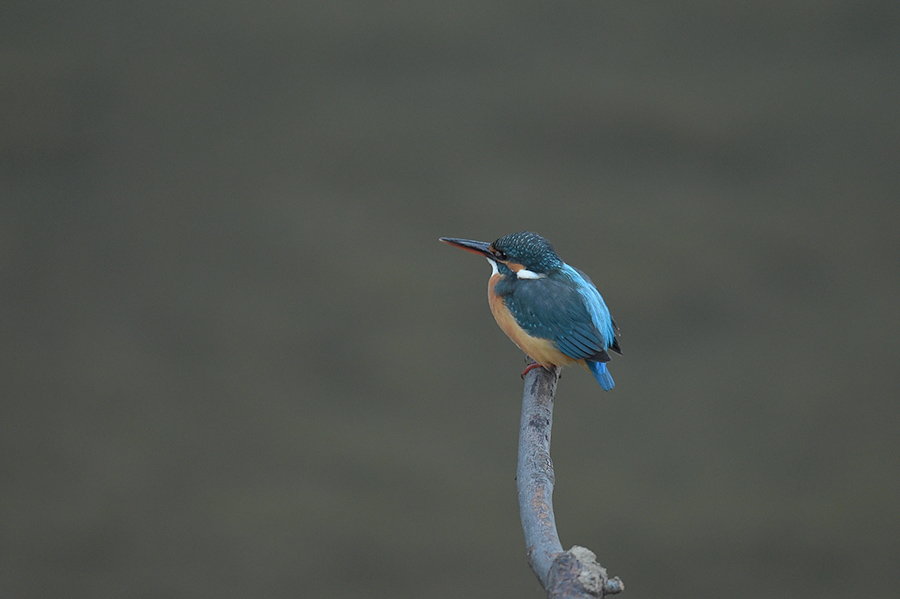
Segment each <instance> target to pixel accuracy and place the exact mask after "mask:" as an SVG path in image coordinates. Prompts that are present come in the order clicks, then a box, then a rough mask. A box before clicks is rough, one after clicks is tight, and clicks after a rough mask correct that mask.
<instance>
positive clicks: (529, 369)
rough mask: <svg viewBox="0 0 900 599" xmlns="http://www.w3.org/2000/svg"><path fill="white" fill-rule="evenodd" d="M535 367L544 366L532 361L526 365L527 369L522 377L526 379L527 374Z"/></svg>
mask: <svg viewBox="0 0 900 599" xmlns="http://www.w3.org/2000/svg"><path fill="white" fill-rule="evenodd" d="M535 368H543V366H541V365H540V364H538V363H537V362H532V363H531V364H529V365H528V366H526V367H525V370H523V371H522V378H523V379H524V378H525V375H526V374H528V373H529V372H531V371H532V370H534V369H535Z"/></svg>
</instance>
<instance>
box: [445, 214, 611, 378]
mask: <svg viewBox="0 0 900 599" xmlns="http://www.w3.org/2000/svg"><path fill="white" fill-rule="evenodd" d="M440 240H441V241H443V242H444V243H446V244H449V245H451V246H454V247H458V248H460V249H463V250H466V251H469V252H472V253H474V254H478V255H481V256H484V257H485V258H487V261H488V262H489V263H490V265H491V278H490V279H489V280H488V303H489V304H490V307H491V313H492V314H493V315H494V320H496V321H497V324H498V325H499V326H500V329H502V330H503V332H504V333H506V335H507V337H509V338H510V339H511V340H512V342H513V343H515V344H516V345H517V346H518V347H519V349H521V350H522V351H523V352H525V354H527V355H528V356H529V357H530V358H531V359H532V360H534V363H532V364H530V365H529V366H528V367H527V368H526V369H525V371H524V372H523V373H522V376H524V375H525V374H526V373H527V372H528V371H529V370H531V369H532V368H537V367H539V366H543V367H544V368H546V369H547V370H551V371H552V370H553V369H554V367H557V366H559V367H562V366H570V365H572V364H580V365H581V366H583V367H585V368H586V369H587V370H589V371H590V372H591V373H592V374H593V375H594V378H596V379H597V382H598V383H600V386H601V387H602V388H603V389H604V390H606V391H610V390H612V388H613V387H614V386H615V382H614V381H613V378H612V375H611V374H610V373H609V369H608V368H607V366H606V363H607V362H609V361H610V357H609V352H610V351H613V352H615V353H617V354H619V355H621V354H622V350H621V349H620V348H619V342H618V340H617V339H616V336H617V335H618V331H619V328H618V327H617V326H616V323H615V321H614V320H613V318H612V316H611V315H610V313H609V309H608V308H607V307H606V303H605V302H604V301H603V297H602V296H601V295H600V292H599V291H597V288H596V287H595V286H594V283H593V282H591V280H590V279H589V278H588V276H587V275H586V274H584V273H583V272H581V271H580V270H578V269H577V268H574V267H572V266H569V265H568V264H566V263H565V262H563V261H562V259H561V258H560V257H559V256H558V255H557V254H556V251H554V249H553V246H552V245H550V242H549V241H547V240H546V239H544V238H543V237H541V236H540V235H538V234H537V233H533V232H531V231H521V232H518V233H511V234H509V235H506V236H504V237H501V238H499V239H497V240H496V241H494V242H493V243H488V242H485V241H473V240H471V239H459V238H456V237H441V238H440Z"/></svg>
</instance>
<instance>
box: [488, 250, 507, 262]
mask: <svg viewBox="0 0 900 599" xmlns="http://www.w3.org/2000/svg"><path fill="white" fill-rule="evenodd" d="M491 251H492V253H493V254H494V258H496V259H497V260H500V261H505V260H506V259H507V258H509V256H507V255H506V252H504V251H503V250H498V249H496V248H495V249H493V250H491Z"/></svg>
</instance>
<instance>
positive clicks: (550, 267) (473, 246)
mask: <svg viewBox="0 0 900 599" xmlns="http://www.w3.org/2000/svg"><path fill="white" fill-rule="evenodd" d="M441 241H443V242H444V243H447V244H450V245H452V246H455V247H458V248H461V249H464V250H466V251H469V252H472V253H475V254H479V255H481V256H484V257H485V258H487V259H488V261H489V262H490V263H491V265H492V266H493V267H494V268H496V269H497V271H498V272H499V273H500V274H501V275H504V276H515V277H516V278H518V279H542V278H544V277H546V276H547V275H548V274H549V273H551V272H553V271H554V270H558V269H560V268H562V266H563V261H562V260H560V258H559V256H557V255H556V252H555V251H553V246H551V245H550V242H549V241H547V240H546V239H544V238H543V237H541V236H540V235H538V234H537V233H532V232H531V231H522V232H520V233H510V234H509V235H505V236H504V237H501V238H500V239H498V240H496V241H495V242H493V243H487V242H485V241H472V240H470V239H457V238H455V237H441Z"/></svg>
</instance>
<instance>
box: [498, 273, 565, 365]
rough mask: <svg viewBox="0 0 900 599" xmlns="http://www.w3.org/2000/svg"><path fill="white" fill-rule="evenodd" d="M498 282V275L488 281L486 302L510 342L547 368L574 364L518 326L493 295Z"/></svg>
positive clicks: (543, 340)
mask: <svg viewBox="0 0 900 599" xmlns="http://www.w3.org/2000/svg"><path fill="white" fill-rule="evenodd" d="M498 280H500V275H499V274H496V275H493V276H492V277H491V279H490V281H488V302H489V303H490V305H491V313H492V314H493V315H494V320H496V321H497V324H498V325H499V326H500V329H501V330H502V331H503V332H504V333H506V336H507V337H509V338H510V339H512V342H513V343H515V344H516V345H517V346H519V349H521V350H522V351H523V352H525V353H526V354H528V355H529V356H530V357H531V358H532V359H533V360H534V361H535V362H538V363H539V364H541V366H545V367H547V368H549V367H550V366H569V365H570V364H574V363H575V362H576V360H573V359H572V358H570V357H569V356H567V355H565V354H564V353H562V352H561V351H559V350H558V349H556V344H554V343H553V342H552V341H550V340H549V339H541V338H539V337H532V336H531V335H529V334H528V333H526V332H525V330H524V329H523V328H522V327H520V326H519V323H517V322H516V319H515V317H514V316H513V315H512V313H511V312H510V311H509V310H508V309H507V308H506V304H505V303H504V302H503V298H502V297H500V296H498V295H497V294H496V293H494V286H495V285H496V284H497V281H498Z"/></svg>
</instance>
